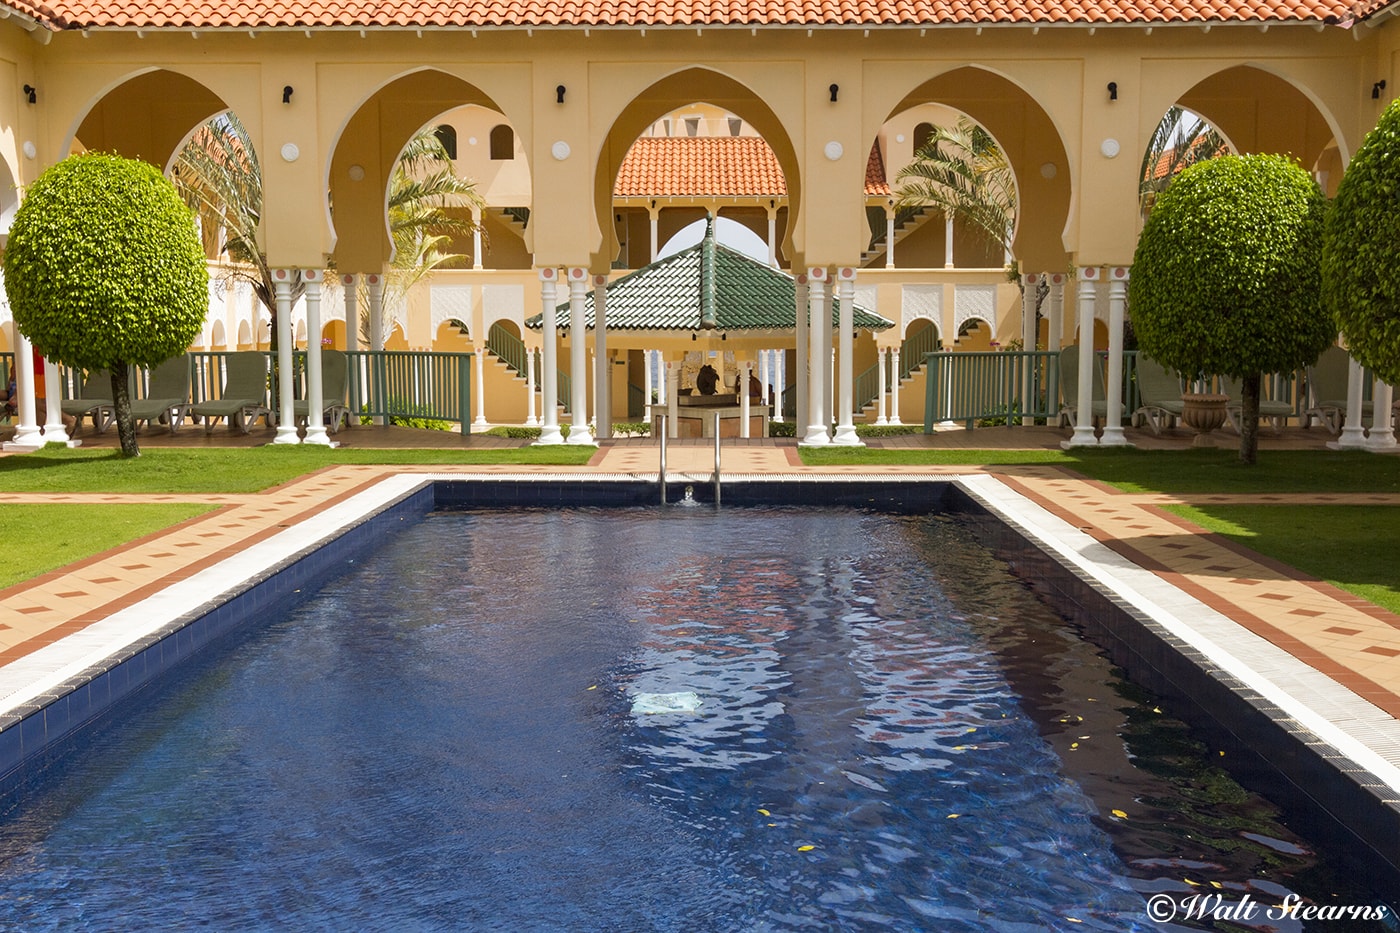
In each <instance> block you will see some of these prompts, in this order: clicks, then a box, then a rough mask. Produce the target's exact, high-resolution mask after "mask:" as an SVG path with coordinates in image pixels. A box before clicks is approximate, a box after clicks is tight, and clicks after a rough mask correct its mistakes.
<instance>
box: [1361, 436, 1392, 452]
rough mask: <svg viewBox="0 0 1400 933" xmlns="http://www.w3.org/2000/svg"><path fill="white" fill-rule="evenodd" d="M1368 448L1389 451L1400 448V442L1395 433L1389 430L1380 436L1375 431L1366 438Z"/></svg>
mask: <svg viewBox="0 0 1400 933" xmlns="http://www.w3.org/2000/svg"><path fill="white" fill-rule="evenodd" d="M1366 449H1367V450H1374V451H1386V452H1389V451H1393V450H1396V449H1400V443H1397V442H1396V440H1395V435H1394V434H1392V433H1390V432H1389V431H1387V432H1386V433H1384V434H1382V435H1381V436H1380V437H1376V436H1375V432H1374V431H1373V432H1372V433H1371V435H1369V436H1367V438H1366Z"/></svg>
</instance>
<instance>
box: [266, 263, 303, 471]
mask: <svg viewBox="0 0 1400 933" xmlns="http://www.w3.org/2000/svg"><path fill="white" fill-rule="evenodd" d="M294 275H296V273H295V272H294V271H292V270H291V269H273V270H272V291H273V298H274V302H275V304H276V305H277V399H276V401H275V403H274V404H276V406H277V436H276V437H274V438H273V439H272V443H274V444H296V443H300V441H299V439H298V438H297V425H296V420H295V415H294V414H293V412H292V382H293V381H294V380H295V379H296V374H295V373H294V372H293V370H292V276H294Z"/></svg>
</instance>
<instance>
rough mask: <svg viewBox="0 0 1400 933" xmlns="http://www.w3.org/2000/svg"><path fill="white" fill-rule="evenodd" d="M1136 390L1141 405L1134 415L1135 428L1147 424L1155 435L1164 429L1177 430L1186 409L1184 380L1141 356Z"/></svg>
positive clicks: (1154, 361) (1159, 364) (1155, 362)
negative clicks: (1182, 398) (1182, 391)
mask: <svg viewBox="0 0 1400 933" xmlns="http://www.w3.org/2000/svg"><path fill="white" fill-rule="evenodd" d="M1137 388H1138V398H1139V399H1140V400H1141V401H1142V405H1141V406H1140V407H1139V408H1138V410H1137V411H1135V412H1133V427H1137V426H1138V425H1140V424H1141V423H1142V422H1144V421H1146V422H1147V426H1148V427H1150V428H1151V429H1152V433H1153V434H1161V433H1162V428H1163V427H1168V428H1171V427H1175V426H1176V422H1177V421H1178V420H1179V419H1180V418H1181V410H1182V408H1184V407H1185V403H1184V402H1182V400H1181V377H1180V376H1177V375H1176V374H1175V373H1171V372H1168V371H1167V368H1166V367H1165V366H1163V365H1162V364H1161V363H1158V362H1157V361H1156V360H1149V359H1148V358H1147V357H1145V356H1143V355H1141V354H1139V355H1138V358H1137Z"/></svg>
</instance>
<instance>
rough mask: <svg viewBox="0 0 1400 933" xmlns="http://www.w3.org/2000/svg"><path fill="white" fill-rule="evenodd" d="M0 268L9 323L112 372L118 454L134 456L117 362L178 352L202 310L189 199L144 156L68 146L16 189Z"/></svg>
mask: <svg viewBox="0 0 1400 933" xmlns="http://www.w3.org/2000/svg"><path fill="white" fill-rule="evenodd" d="M4 268H5V290H6V291H7V292H8V294H9V299H10V308H11V310H12V312H13V314H14V319H15V324H16V326H17V327H18V328H19V330H20V332H21V333H23V334H24V335H25V336H26V337H28V338H29V340H30V342H31V343H33V344H34V346H35V347H36V348H38V350H39V351H40V352H41V353H43V354H44V356H46V357H47V358H49V359H51V360H55V361H57V362H59V363H63V364H65V365H67V366H74V367H78V368H81V369H88V370H91V369H110V370H111V371H112V373H113V378H112V391H113V396H112V398H113V402H114V407H115V408H116V413H117V426H118V431H119V434H120V437H121V442H122V452H123V453H124V454H126V455H127V456H135V455H136V454H137V453H139V451H138V450H137V447H136V432H135V427H134V425H133V424H132V423H131V416H130V408H129V398H128V389H127V380H126V373H127V367H128V366H129V365H136V366H143V367H150V366H154V365H156V364H157V363H160V362H162V361H163V360H166V359H169V358H170V357H172V356H175V355H177V354H180V353H184V352H185V350H186V349H187V348H188V347H189V345H190V342H191V341H193V340H194V338H195V335H196V334H198V333H199V329H200V327H201V326H202V325H203V323H204V319H205V316H206V315H207V314H208V308H209V272H208V269H207V267H206V265H205V257H204V251H203V248H202V246H201V244H200V240H199V236H198V234H197V232H196V230H195V223H194V215H193V214H192V213H191V211H190V209H189V208H188V207H187V206H186V205H185V204H184V202H182V201H181V200H180V197H179V196H178V195H177V194H176V193H175V189H174V187H173V186H172V185H171V184H170V182H168V181H167V180H166V179H165V178H164V177H163V176H162V175H161V174H160V172H159V171H158V170H157V169H156V168H155V167H154V166H152V165H150V164H148V163H145V162H137V161H132V160H130V159H123V158H120V157H118V156H113V155H104V154H87V155H79V156H71V157H69V158H67V159H64V160H63V161H62V162H59V163H58V164H56V165H53V166H51V167H50V168H49V169H47V170H46V171H45V172H44V173H43V174H42V175H40V176H39V178H38V179H37V180H35V182H34V183H33V184H32V185H31V186H29V188H28V190H27V191H26V192H25V197H24V200H23V202H22V203H21V204H20V207H19V210H18V212H17V213H16V214H15V219H14V223H13V225H12V226H11V227H10V234H9V240H8V243H7V245H6V248H5V257H4Z"/></svg>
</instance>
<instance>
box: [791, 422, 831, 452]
mask: <svg viewBox="0 0 1400 933" xmlns="http://www.w3.org/2000/svg"><path fill="white" fill-rule="evenodd" d="M830 445H831V435H829V434H828V433H827V429H826V426H825V425H820V424H809V425H808V426H807V433H806V434H805V435H804V436H803V438H802V441H801V442H800V443H799V444H798V446H799V447H828V446H830Z"/></svg>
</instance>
